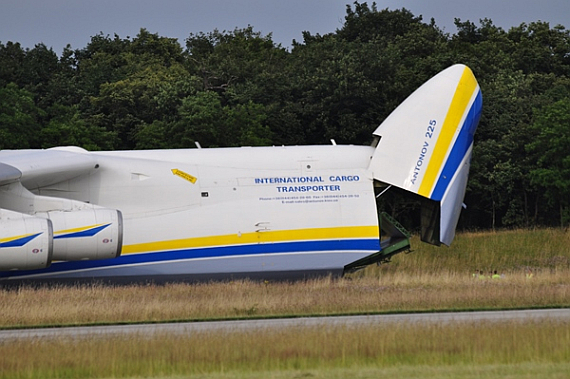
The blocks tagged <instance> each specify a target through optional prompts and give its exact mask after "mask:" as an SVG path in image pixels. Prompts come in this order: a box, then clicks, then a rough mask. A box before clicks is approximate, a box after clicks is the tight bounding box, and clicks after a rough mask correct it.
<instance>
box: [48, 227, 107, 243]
mask: <svg viewBox="0 0 570 379" xmlns="http://www.w3.org/2000/svg"><path fill="white" fill-rule="evenodd" d="M109 225H111V224H107V225H102V226H98V227H96V228H92V229H87V230H83V231H81V232H76V233H69V234H62V235H59V236H54V237H53V239H54V240H57V239H60V238H80V237H93V236H94V235H95V234H97V233H99V232H100V231H101V230H103V229H105V228H106V227H108V226H109Z"/></svg>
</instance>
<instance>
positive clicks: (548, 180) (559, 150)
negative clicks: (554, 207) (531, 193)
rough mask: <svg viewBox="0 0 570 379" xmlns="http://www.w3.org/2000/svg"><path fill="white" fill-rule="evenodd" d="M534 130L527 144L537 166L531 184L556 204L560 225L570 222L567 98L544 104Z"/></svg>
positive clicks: (569, 104)
mask: <svg viewBox="0 0 570 379" xmlns="http://www.w3.org/2000/svg"><path fill="white" fill-rule="evenodd" d="M532 130H533V131H535V132H536V136H535V139H534V141H533V142H531V143H529V144H528V145H527V149H528V151H529V152H530V153H531V154H535V155H536V156H537V157H538V159H537V162H536V163H537V167H536V168H534V169H533V170H531V172H530V176H531V180H532V182H533V183H534V184H536V185H538V186H540V187H541V188H544V190H545V191H546V196H547V198H548V200H549V202H550V203H551V204H556V203H557V204H558V206H559V210H560V226H564V225H568V223H569V222H570V209H569V207H570V98H564V99H561V100H559V101H557V102H555V103H554V104H552V105H550V106H547V107H545V108H544V109H543V110H542V111H541V112H539V114H538V115H537V117H536V120H535V122H534V123H533V125H532Z"/></svg>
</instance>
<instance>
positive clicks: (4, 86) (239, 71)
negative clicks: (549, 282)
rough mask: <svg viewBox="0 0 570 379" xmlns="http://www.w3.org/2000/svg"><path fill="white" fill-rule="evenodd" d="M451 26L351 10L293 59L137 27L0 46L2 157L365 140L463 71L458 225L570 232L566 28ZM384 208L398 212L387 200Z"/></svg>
mask: <svg viewBox="0 0 570 379" xmlns="http://www.w3.org/2000/svg"><path fill="white" fill-rule="evenodd" d="M455 24H456V27H457V32H456V33H454V34H450V33H446V32H444V31H442V30H441V29H440V28H438V27H437V25H436V24H435V22H434V21H433V20H432V21H431V22H429V23H425V22H423V20H422V18H421V17H416V16H414V15H413V14H412V13H411V12H409V11H408V10H406V9H401V10H395V11H390V10H387V9H385V10H378V9H377V7H376V5H375V4H373V5H372V6H369V5H368V4H366V3H358V2H355V3H354V4H353V5H348V6H347V11H346V17H345V22H344V24H343V26H342V27H341V28H340V29H338V30H337V31H336V32H334V33H330V34H326V35H319V34H316V35H313V34H311V33H309V32H305V33H304V34H303V41H302V42H297V41H294V42H293V46H292V47H291V48H290V49H286V48H283V47H282V46H281V45H279V44H276V43H275V42H273V40H272V38H271V35H267V36H264V35H261V34H260V33H258V32H255V31H254V30H253V28H251V27H248V28H245V29H236V30H234V31H223V32H220V31H218V30H215V31H213V32H208V33H198V34H190V35H189V37H188V38H187V39H186V41H185V42H186V43H185V46H181V45H180V43H179V42H178V41H177V40H176V39H172V38H166V37H161V36H159V35H157V34H152V33H149V32H148V31H147V30H145V29H141V30H140V33H139V34H138V35H137V36H136V37H134V38H121V37H119V36H117V35H115V36H113V37H110V36H106V35H102V34H99V35H96V36H93V37H92V38H91V41H90V43H89V44H88V45H87V46H86V47H84V48H82V49H75V50H74V49H72V48H71V47H70V46H68V47H67V48H65V49H64V50H63V52H62V54H61V56H58V55H57V54H56V53H55V52H54V51H53V50H52V49H50V48H47V47H46V46H45V45H43V44H38V45H36V46H35V47H34V48H33V49H24V48H22V47H21V46H20V44H19V43H17V42H7V43H2V42H0V148H2V149H19V148H47V147H51V146H57V145H78V146H82V147H85V148H87V149H90V150H102V149H151V148H181V147H194V142H195V141H199V142H200V144H201V145H202V146H203V147H214V146H239V145H271V144H274V145H280V144H318V143H328V141H329V140H330V139H331V138H334V139H335V140H336V142H337V143H353V144H367V143H369V142H370V140H371V133H372V131H373V130H374V129H375V128H376V127H377V125H378V124H379V123H380V122H381V121H382V120H383V119H384V118H385V117H386V116H387V115H388V114H389V113H390V112H391V111H392V110H393V109H394V108H395V107H396V106H397V105H398V104H399V103H400V102H401V101H402V100H403V99H405V97H407V96H408V95H409V94H410V93H411V92H412V91H413V90H414V89H416V88H417V87H418V86H419V85H421V84H422V83H423V82H424V81H426V80H427V79H429V78H430V77H431V76H433V75H435V74H436V73H438V72H439V71H441V70H442V69H444V68H446V67H448V66H450V65H452V64H454V63H464V64H467V65H468V66H470V67H471V68H472V70H473V71H474V73H475V76H476V77H477V79H478V81H479V84H480V85H481V88H482V91H483V96H484V111H483V116H482V119H481V122H480V125H479V129H478V131H477V134H476V142H475V149H474V158H473V162H472V171H471V178H470V182H469V187H468V192H467V198H466V203H467V204H468V205H469V207H468V209H467V211H466V212H464V215H463V217H462V220H461V225H462V226H463V227H466V228H489V227H492V228H495V227H505V226H507V227H509V226H517V227H518V226H535V225H564V226H567V225H568V224H569V223H570V32H569V31H568V30H566V29H565V28H564V27H563V26H554V27H551V26H550V25H549V23H547V22H533V23H530V24H521V25H520V26H518V27H513V28H511V29H510V30H508V31H505V30H503V29H502V28H500V27H497V26H495V25H493V23H492V21H491V20H488V19H484V20H480V22H479V25H476V24H474V23H472V22H470V21H461V20H459V19H456V23H455ZM390 203H391V204H400V205H405V202H404V200H402V199H401V198H400V197H399V196H398V194H397V193H396V194H395V195H393V197H392V198H391V199H390ZM399 212H400V213H402V212H404V214H400V216H401V217H411V216H410V215H411V213H409V214H406V213H405V212H406V207H405V206H402V207H400V211H399Z"/></svg>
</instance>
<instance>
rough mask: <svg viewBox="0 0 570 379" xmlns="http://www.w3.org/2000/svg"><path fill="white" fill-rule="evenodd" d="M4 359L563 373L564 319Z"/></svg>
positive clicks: (9, 367)
mask: <svg viewBox="0 0 570 379" xmlns="http://www.w3.org/2000/svg"><path fill="white" fill-rule="evenodd" d="M520 365H523V366H522V367H521V366H520ZM0 367H2V371H1V373H0V378H36V377H37V378H91V377H102V378H115V377H117V378H119V377H138V378H142V377H145V378H146V377H158V378H163V377H164V378H165V377H199V378H218V377H228V378H251V377H259V378H262V377H263V378H271V377H274V378H292V377H297V378H303V377H317V378H331V377H333V378H334V377H337V378H342V377H351V378H352V377H360V378H367V377H369V378H373V377H378V376H377V375H380V374H382V373H390V372H391V373H393V374H395V375H396V376H397V377H403V376H402V373H404V372H405V373H406V376H407V377H424V378H426V377H427V378H441V377H457V376H461V377H464V375H467V376H468V377H469V375H470V376H472V377H477V375H478V374H479V375H482V374H485V375H484V376H485V377H491V378H493V377H509V376H510V377H526V376H529V374H534V375H538V377H540V378H545V377H551V378H567V377H568V376H567V375H568V373H569V372H570V371H569V369H570V325H569V324H568V323H555V322H548V321H543V322H538V323H530V322H527V323H518V322H517V323H481V324H477V323H467V324H451V325H434V324H428V325H413V324H396V325H391V326H382V325H377V326H367V327H337V328H326V327H301V328H295V329H282V330H257V331H251V332H211V333H196V334H193V335H191V336H187V335H172V334H162V335H159V336H155V337H151V338H147V337H142V336H139V337H137V336H131V337H120V338H119V337H114V338H108V337H106V338H94V339H90V340H88V339H83V338H78V339H57V340H50V339H47V340H36V341H34V342H33V343H30V342H29V341H18V342H14V343H9V344H0ZM505 374H509V375H505ZM519 375H520V376H519Z"/></svg>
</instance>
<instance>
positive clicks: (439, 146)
mask: <svg viewBox="0 0 570 379" xmlns="http://www.w3.org/2000/svg"><path fill="white" fill-rule="evenodd" d="M476 88H477V80H476V79H475V76H473V73H472V72H471V70H470V69H469V68H467V67H466V68H465V70H464V71H463V75H461V79H460V80H459V83H458V85H457V90H456V91H455V94H454V95H453V99H452V100H451V105H450V106H449V111H448V112H447V116H446V117H445V120H444V122H443V126H442V129H441V132H440V133H439V137H438V139H437V143H436V145H435V149H434V150H433V153H432V156H431V159H430V161H429V165H428V167H427V170H426V173H425V175H424V178H423V180H422V184H421V185H420V189H419V191H418V194H420V195H422V196H424V197H429V196H430V195H431V191H432V189H433V186H434V185H435V182H436V179H437V175H438V173H439V171H440V170H441V167H442V164H443V160H444V159H445V155H446V154H447V151H448V150H449V145H450V144H451V141H452V140H453V136H454V134H455V131H456V130H457V127H458V125H459V122H460V121H461V118H462V117H463V115H464V114H465V112H466V110H467V106H468V105H469V101H470V100H471V97H472V96H473V92H474V91H475V89H476Z"/></svg>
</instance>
